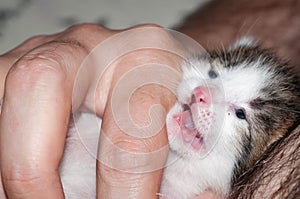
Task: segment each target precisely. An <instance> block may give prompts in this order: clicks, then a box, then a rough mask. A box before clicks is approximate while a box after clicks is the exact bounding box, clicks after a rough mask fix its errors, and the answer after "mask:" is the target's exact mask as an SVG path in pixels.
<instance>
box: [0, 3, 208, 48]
mask: <svg viewBox="0 0 300 199" xmlns="http://www.w3.org/2000/svg"><path fill="white" fill-rule="evenodd" d="M208 1H210V0H0V54H2V53H4V52H6V51H8V50H10V49H12V48H13V47H15V46H16V45H18V44H20V43H21V42H23V41H24V40H25V39H27V38H29V37H31V36H34V35H38V34H51V33H54V32H58V31H61V30H63V29H65V28H66V27H69V26H71V25H73V24H77V23H83V22H92V23H97V24H100V25H104V26H106V27H108V28H113V29H119V28H126V27H130V26H133V25H136V24H141V23H155V24H159V25H162V26H164V27H167V28H172V27H175V26H176V25H178V24H180V22H181V21H182V20H183V19H184V18H185V17H186V16H188V15H189V14H191V13H193V11H195V10H196V9H197V8H199V7H201V6H203V5H204V4H205V3H206V2H208Z"/></svg>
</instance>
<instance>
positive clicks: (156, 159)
mask: <svg viewBox="0 0 300 199" xmlns="http://www.w3.org/2000/svg"><path fill="white" fill-rule="evenodd" d="M175 60H176V61H178V60H179V59H178V57H176V56H172V55H170V54H168V53H163V52H160V51H155V50H154V51H151V50H145V51H140V52H134V53H132V54H129V55H127V56H125V57H123V58H122V59H121V61H120V62H118V63H116V64H117V65H120V66H122V67H116V69H115V71H114V72H115V75H116V76H115V77H114V80H113V81H112V89H111V92H110V94H109V98H108V103H107V104H108V105H107V107H106V109H105V112H104V117H103V123H102V131H101V138H100V145H99V152H98V165H97V169H98V171H97V174H98V175H97V184H98V186H97V188H98V193H97V194H98V195H97V197H98V198H119V197H120V196H122V198H157V196H158V195H157V194H158V193H159V188H160V181H161V176H162V169H163V167H164V165H165V161H166V157H167V152H168V144H167V135H166V128H165V126H164V118H165V114H166V111H167V110H168V109H169V108H170V107H171V105H172V104H173V102H174V100H175V96H174V95H173V93H172V91H170V90H169V89H168V88H163V87H162V86H161V85H159V83H157V84H156V85H155V84H154V85H152V84H151V85H149V86H142V85H141V84H137V85H133V87H131V86H130V85H129V84H131V83H138V82H140V81H139V80H140V79H139V78H138V77H140V78H142V79H144V78H145V76H143V75H142V74H147V75H148V76H151V71H152V70H153V71H152V72H154V73H156V75H155V74H153V75H154V76H153V77H152V78H150V79H151V80H152V81H153V82H155V80H156V79H155V78H156V77H159V75H157V71H158V69H157V68H155V66H154V68H151V67H150V68H148V67H145V68H144V67H141V68H139V67H138V66H141V64H142V65H144V64H145V65H147V64H149V63H157V64H161V65H160V66H159V67H160V69H163V65H164V66H171V67H174V68H176V66H178V65H176V61H175ZM177 63H179V61H178V62H177ZM145 65H144V66H145ZM134 69H137V70H136V71H134V72H133V70H134ZM145 69H146V70H147V69H149V70H148V72H147V71H144V70H145ZM140 70H141V71H140ZM155 71H156V72H155ZM160 72H161V73H162V76H164V75H163V70H160ZM169 75H170V78H175V79H176V77H172V73H170V74H169ZM136 77H137V78H138V79H135V78H136ZM159 78H161V77H159ZM135 81H136V82H135ZM128 83H129V84H128ZM161 83H162V82H161ZM164 86H165V85H164ZM133 88H136V89H137V90H134V89H133ZM131 89H133V90H134V91H133V92H134V93H133V94H132V93H131V91H132V90H131ZM127 94H129V95H130V97H129V98H127V97H126V95H127ZM127 101H128V104H127ZM153 105H160V106H161V107H160V108H161V109H160V108H157V107H156V108H157V109H156V110H152V111H151V108H153ZM123 110H129V114H127V113H126V112H124V111H123ZM149 111H150V115H149ZM139 127H141V128H139ZM142 127H143V128H142Z"/></svg>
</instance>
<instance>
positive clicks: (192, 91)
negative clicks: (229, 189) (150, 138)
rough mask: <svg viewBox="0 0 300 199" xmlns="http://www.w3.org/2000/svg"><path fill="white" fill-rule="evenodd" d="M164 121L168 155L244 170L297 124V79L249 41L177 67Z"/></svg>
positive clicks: (279, 61) (285, 65)
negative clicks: (172, 97) (173, 98)
mask: <svg viewBox="0 0 300 199" xmlns="http://www.w3.org/2000/svg"><path fill="white" fill-rule="evenodd" d="M182 70H183V75H182V81H181V83H180V84H179V86H178V89H177V102H176V104H175V105H174V107H173V108H172V109H171V110H170V112H169V114H168V117H167V128H168V135H169V142H170V150H172V151H173V152H174V153H177V154H178V155H180V156H181V157H183V158H187V159H196V160H199V161H215V163H219V164H222V163H224V164H227V165H228V167H230V168H232V169H231V170H232V171H233V169H234V167H236V168H239V169H242V170H243V169H246V168H248V167H249V166H251V165H253V164H254V162H255V161H256V160H257V159H258V158H259V156H261V155H262V153H263V152H264V151H265V150H266V148H267V147H268V146H269V145H270V144H272V143H273V142H275V141H276V140H278V139H279V138H280V137H282V136H284V135H285V134H286V133H287V132H288V131H289V130H290V129H291V128H292V127H293V126H294V125H296V124H297V123H299V118H300V116H299V111H300V107H299V102H300V85H299V78H298V77H297V76H296V75H295V74H294V73H293V71H292V69H291V68H289V66H288V65H287V63H285V62H283V61H281V60H279V59H277V58H276V57H275V56H274V54H273V53H272V52H270V51H268V50H264V49H261V48H260V47H259V45H257V44H256V43H255V42H253V41H251V40H250V39H248V38H243V39H242V40H240V41H238V42H237V43H235V44H234V45H232V47H230V48H229V49H227V50H223V51H214V52H211V53H209V54H206V55H203V56H196V57H193V58H191V59H189V60H187V61H186V62H184V64H183V66H182Z"/></svg>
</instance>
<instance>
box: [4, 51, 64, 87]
mask: <svg viewBox="0 0 300 199" xmlns="http://www.w3.org/2000/svg"><path fill="white" fill-rule="evenodd" d="M64 74H65V72H64V70H63V67H62V64H61V63H59V61H57V59H55V58H53V56H52V57H51V55H49V54H48V55H45V54H44V53H34V54H28V55H25V56H24V57H23V58H21V59H20V60H19V61H18V62H16V63H15V64H14V65H13V66H12V67H11V69H10V71H9V73H8V75H7V85H8V86H9V85H10V84H16V83H22V84H24V83H26V82H27V83H37V82H38V81H39V80H41V79H43V77H47V79H49V78H56V79H57V78H63V77H62V76H64Z"/></svg>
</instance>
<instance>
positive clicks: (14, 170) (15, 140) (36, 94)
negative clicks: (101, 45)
mask: <svg viewBox="0 0 300 199" xmlns="http://www.w3.org/2000/svg"><path fill="white" fill-rule="evenodd" d="M68 31H69V32H68ZM73 34H79V33H78V30H77V29H76V30H74V29H73V31H70V30H67V31H66V32H64V33H62V34H59V35H56V39H55V40H52V41H49V42H47V43H46V44H41V45H39V46H38V47H37V48H35V49H34V50H31V51H30V52H28V53H25V54H24V55H23V56H22V57H21V58H20V59H19V60H18V61H17V62H16V63H15V64H14V65H13V66H12V68H11V69H10V71H9V72H8V76H7V78H6V85H5V93H4V98H3V104H2V113H1V117H0V131H1V134H0V163H1V175H2V179H3V185H4V188H5V191H6V194H7V196H8V198H63V190H62V186H61V182H60V179H59V175H58V166H59V163H60V160H61V158H62V154H63V150H64V142H65V137H66V132H67V127H68V120H69V116H70V113H71V106H72V95H73V86H74V81H75V78H76V75H77V71H78V68H79V67H80V65H81V63H82V61H83V60H84V58H85V57H86V55H87V53H88V52H89V49H88V48H92V44H91V42H90V41H89V40H88V39H87V40H88V41H89V42H87V43H80V42H79V41H76V40H71V39H72V37H73ZM82 36H83V35H82ZM85 36H87V35H85ZM102 38H103V37H102ZM74 39H75V38H74ZM38 43H39V42H32V44H28V46H29V48H30V47H33V46H35V45H38ZM93 45H96V44H93ZM28 46H26V45H25V44H24V46H20V47H19V48H17V49H15V50H14V51H12V52H11V53H12V54H13V53H16V52H21V51H22V50H20V49H23V50H24V49H28V48H27V47H28ZM20 54H22V53H20ZM16 56H17V55H16ZM8 57H9V56H8ZM6 61H7V63H8V62H9V60H8V59H7V60H6ZM85 75H87V76H86V77H85V78H84V79H85V80H86V81H87V82H85V84H86V85H89V84H90V83H89V82H88V81H90V80H91V78H90V77H88V75H89V74H85ZM86 89H87V87H84V88H82V89H81V90H79V91H77V97H78V98H79V99H80V100H82V101H83V100H84V99H85V95H86V93H87V90H86ZM80 100H77V101H75V106H77V108H78V107H79V106H80V105H81V104H82V101H80ZM73 105H74V104H73Z"/></svg>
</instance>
